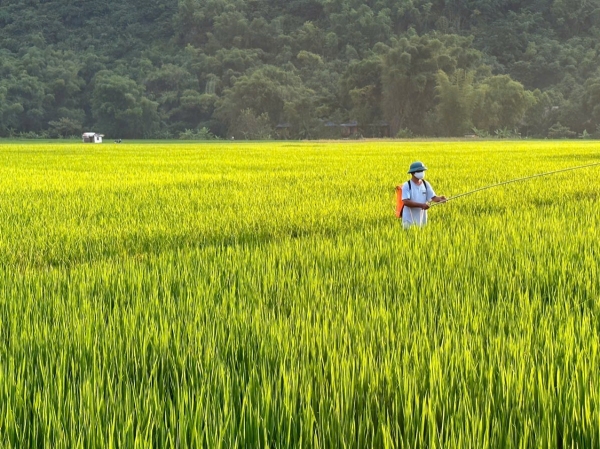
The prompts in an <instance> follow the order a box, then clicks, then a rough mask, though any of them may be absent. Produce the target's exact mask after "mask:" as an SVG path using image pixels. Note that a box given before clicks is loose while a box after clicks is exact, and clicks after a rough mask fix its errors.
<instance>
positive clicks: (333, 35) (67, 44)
mask: <svg viewBox="0 0 600 449" xmlns="http://www.w3.org/2000/svg"><path fill="white" fill-rule="evenodd" d="M598 11H600V0H586V1H583V0H572V1H566V0H521V1H516V0H512V1H502V2H500V1H496V0H393V1H392V0H369V1H357V0H291V1H286V2H281V1H274V0H179V1H175V0H148V1H142V0H132V1H128V2H119V1H116V0H99V1H96V2H93V3H90V2H83V1H81V0H78V1H67V0H11V1H8V2H2V4H1V5H0V135H1V136H11V135H12V136H14V135H18V134H22V135H32V136H33V135H42V134H43V135H48V136H69V135H73V134H78V133H79V132H81V131H82V130H83V129H85V130H96V131H99V132H103V133H105V134H107V135H108V136H110V137H125V138H129V137H154V138H172V137H179V136H180V135H182V134H185V133H187V134H186V135H188V136H189V135H192V134H199V135H211V136H212V135H217V136H221V137H229V136H235V137H238V138H269V137H278V136H279V137H304V138H311V137H325V136H331V137H335V136H339V134H340V129H339V128H337V127H334V126H331V125H332V124H337V125H339V124H341V123H351V122H354V121H356V122H357V123H358V130H355V129H353V132H356V133H360V134H362V135H380V134H382V133H384V132H386V131H385V130H386V129H387V127H386V126H387V125H389V129H390V131H391V134H392V135H396V134H397V133H400V134H401V135H431V136H436V135H439V136H457V135H462V134H464V133H473V132H475V133H477V134H480V135H486V134H489V133H499V134H502V135H506V134H511V133H521V134H522V135H528V136H539V137H546V136H549V137H569V136H577V135H586V136H587V135H593V134H595V133H596V131H597V127H598V126H599V125H600V108H599V107H598V103H599V102H600V72H599V70H598V69H599V67H600V56H599V54H598V50H597V44H596V43H597V41H598V35H599V33H600V13H599V12H598ZM277 125H279V127H278V126H277ZM326 125H329V126H326Z"/></svg>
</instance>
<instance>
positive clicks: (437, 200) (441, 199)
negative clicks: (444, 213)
mask: <svg viewBox="0 0 600 449" xmlns="http://www.w3.org/2000/svg"><path fill="white" fill-rule="evenodd" d="M446 200H447V198H446V197H445V196H444V195H442V196H434V197H433V198H431V201H433V202H434V203H445V202H446Z"/></svg>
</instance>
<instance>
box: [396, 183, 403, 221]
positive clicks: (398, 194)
mask: <svg viewBox="0 0 600 449" xmlns="http://www.w3.org/2000/svg"><path fill="white" fill-rule="evenodd" d="M402 209H404V202H403V201H402V186H396V218H401V217H402Z"/></svg>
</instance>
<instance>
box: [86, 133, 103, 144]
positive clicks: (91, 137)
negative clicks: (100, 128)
mask: <svg viewBox="0 0 600 449" xmlns="http://www.w3.org/2000/svg"><path fill="white" fill-rule="evenodd" d="M103 137H104V134H98V133H83V134H82V135H81V138H82V139H83V142H84V143H102V138H103Z"/></svg>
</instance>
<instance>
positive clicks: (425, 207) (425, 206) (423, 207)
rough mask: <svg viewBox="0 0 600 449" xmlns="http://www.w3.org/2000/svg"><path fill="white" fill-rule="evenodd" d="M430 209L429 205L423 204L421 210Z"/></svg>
mask: <svg viewBox="0 0 600 449" xmlns="http://www.w3.org/2000/svg"><path fill="white" fill-rule="evenodd" d="M429 207H430V206H429V204H427V203H423V205H422V206H421V209H423V210H427V209H429Z"/></svg>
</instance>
